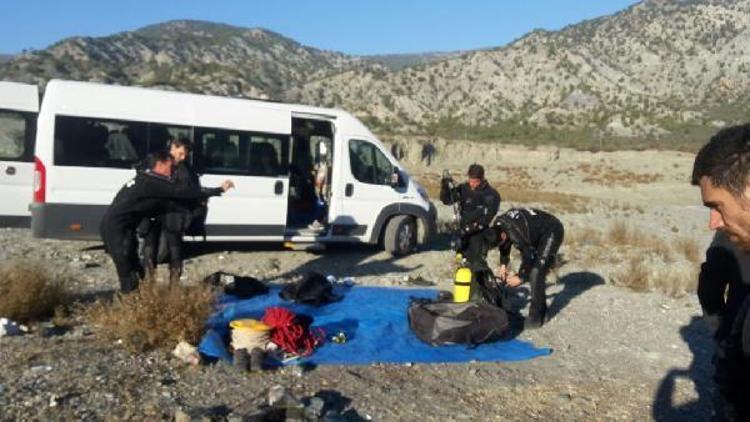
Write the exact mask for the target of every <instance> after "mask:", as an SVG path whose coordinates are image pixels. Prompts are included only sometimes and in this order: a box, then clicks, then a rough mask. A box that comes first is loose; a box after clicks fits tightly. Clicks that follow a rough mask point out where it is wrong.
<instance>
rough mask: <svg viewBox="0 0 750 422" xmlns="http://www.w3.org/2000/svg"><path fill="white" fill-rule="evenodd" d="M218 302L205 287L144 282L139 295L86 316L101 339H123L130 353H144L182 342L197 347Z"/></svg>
mask: <svg viewBox="0 0 750 422" xmlns="http://www.w3.org/2000/svg"><path fill="white" fill-rule="evenodd" d="M215 300H216V297H215V294H214V292H213V290H212V289H211V288H210V287H209V286H206V285H196V286H167V285H159V284H156V283H144V284H142V285H141V288H140V289H139V290H138V291H137V292H133V293H130V294H126V295H118V296H116V297H115V298H114V300H113V301H112V302H102V301H100V302H97V303H95V304H93V305H92V306H91V307H89V308H87V309H85V310H84V316H85V317H86V319H87V320H88V321H89V322H90V323H91V324H92V325H94V326H95V327H96V328H97V329H96V334H97V335H98V336H99V337H101V338H103V339H106V340H110V341H111V340H118V339H121V340H122V341H123V344H124V345H125V346H126V347H127V348H128V350H130V351H131V352H143V351H147V350H151V349H158V348H165V347H166V348H169V347H173V346H174V345H175V344H176V343H177V342H179V341H180V340H185V341H188V342H190V343H192V344H196V343H197V342H198V341H199V340H200V338H201V336H202V335H203V332H204V329H205V323H206V319H207V318H208V316H209V315H210V314H211V312H212V310H213V307H214V303H215Z"/></svg>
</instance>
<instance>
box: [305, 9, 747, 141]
mask: <svg viewBox="0 0 750 422" xmlns="http://www.w3.org/2000/svg"><path fill="white" fill-rule="evenodd" d="M749 24H750V1H748V0H721V1H717V0H651V1H643V2H641V3H639V4H637V5H635V6H632V7H630V8H628V9H626V10H624V11H622V12H619V13H617V14H615V15H612V16H606V17H602V18H599V19H594V20H590V21H586V22H582V23H580V24H576V25H572V26H569V27H566V28H564V29H562V30H560V31H557V32H545V31H535V32H532V33H530V34H528V35H527V36H525V37H523V38H521V39H519V40H517V41H515V42H512V43H510V44H509V45H507V46H504V47H501V48H497V49H494V50H489V51H487V50H484V51H475V52H469V53H466V54H464V55H463V56H461V57H457V58H453V59H449V60H446V61H443V62H441V63H436V64H430V65H426V66H418V67H412V68H408V69H404V70H401V71H398V72H384V71H382V70H380V69H367V68H358V69H350V70H348V71H346V72H344V73H341V74H339V75H336V76H334V77H332V78H326V79H321V80H317V81H313V82H309V83H307V84H305V85H304V86H302V87H301V88H299V89H297V90H295V91H294V92H293V93H292V94H293V95H291V98H294V99H298V100H300V101H303V102H308V103H318V104H326V105H338V106H341V107H344V108H346V109H351V110H355V111H356V112H357V113H358V114H360V115H362V116H366V117H368V118H369V120H370V122H371V123H372V124H376V125H379V126H381V127H384V128H393V129H402V130H403V129H407V130H420V129H427V130H428V131H437V132H440V131H441V130H447V129H449V128H454V129H455V128H459V129H460V130H461V131H463V132H464V133H466V132H473V133H475V134H479V135H480V136H484V137H487V138H497V137H510V138H513V137H516V138H518V137H522V136H524V135H525V134H526V135H530V134H531V133H532V132H534V131H535V130H536V131H538V130H539V129H540V128H541V129H557V130H568V131H572V132H574V133H581V132H583V131H585V132H587V133H589V134H596V135H599V136H610V137H611V136H635V135H639V136H642V135H651V136H652V137H659V136H663V135H667V134H669V133H671V134H673V135H674V134H677V135H680V134H684V133H686V132H687V133H690V132H691V131H692V132H694V131H700V129H701V128H706V127H711V126H720V125H722V124H724V122H725V121H731V120H736V119H742V118H746V117H745V112H746V110H747V107H746V106H747V105H748V93H750V91H749V89H750V74H749V73H748V71H750V55H749V54H748V52H749V51H750V43H749V42H748V41H750V27H749ZM457 135H460V133H459V134H457Z"/></svg>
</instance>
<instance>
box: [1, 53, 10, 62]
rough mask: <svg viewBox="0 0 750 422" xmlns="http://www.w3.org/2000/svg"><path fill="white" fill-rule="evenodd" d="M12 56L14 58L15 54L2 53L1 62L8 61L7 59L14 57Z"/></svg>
mask: <svg viewBox="0 0 750 422" xmlns="http://www.w3.org/2000/svg"><path fill="white" fill-rule="evenodd" d="M12 58H13V56H12V55H10V54H0V64H3V63H5V62H7V61H10V59H12Z"/></svg>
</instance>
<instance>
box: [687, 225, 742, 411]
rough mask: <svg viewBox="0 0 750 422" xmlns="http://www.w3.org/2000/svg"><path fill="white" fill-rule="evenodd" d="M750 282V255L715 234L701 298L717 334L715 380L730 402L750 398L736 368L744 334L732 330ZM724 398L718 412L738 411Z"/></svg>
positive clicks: (702, 278)
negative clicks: (727, 403)
mask: <svg viewBox="0 0 750 422" xmlns="http://www.w3.org/2000/svg"><path fill="white" fill-rule="evenodd" d="M749 281H750V256H748V255H746V254H744V253H742V251H740V250H738V249H737V247H736V246H735V245H733V244H732V243H731V242H730V241H729V239H728V238H727V236H726V235H725V234H724V233H722V232H718V233H716V235H715V236H714V240H713V242H712V243H711V246H710V247H709V248H708V250H707V251H706V261H705V262H704V263H703V264H702V265H701V272H700V275H699V277H698V300H699V301H700V304H701V308H703V317H704V319H705V321H706V322H707V324H708V325H709V327H710V328H711V329H712V331H713V334H714V341H715V344H716V352H715V354H714V359H713V361H714V366H715V373H714V379H715V381H716V383H717V386H718V388H719V397H725V399H724V400H727V401H728V402H729V403H744V402H745V401H746V399H747V397H750V396H748V395H749V394H750V387H748V385H747V383H748V380H746V379H744V377H745V373H744V372H743V371H741V370H739V371H738V370H737V368H738V367H741V366H742V365H743V364H742V360H743V357H742V354H741V353H740V349H741V347H742V345H741V344H737V342H738V340H739V339H738V338H737V337H738V336H741V333H739V332H737V333H733V330H739V329H740V328H741V327H740V326H736V324H739V323H738V322H737V321H738V315H740V313H742V312H743V309H742V307H743V303H744V301H745V300H746V298H747V297H748V296H750V284H748V282H749ZM740 325H741V324H740ZM717 399H718V397H717ZM722 401H723V400H720V401H719V402H718V403H717V404H719V406H718V407H719V413H722V412H727V411H728V412H729V413H730V414H732V413H735V412H736V409H735V406H734V405H733V406H727V405H726V404H723V403H722ZM720 417H721V416H720ZM725 419H729V420H731V419H732V418H731V417H727V418H725Z"/></svg>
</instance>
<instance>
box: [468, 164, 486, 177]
mask: <svg viewBox="0 0 750 422" xmlns="http://www.w3.org/2000/svg"><path fill="white" fill-rule="evenodd" d="M466 174H467V175H468V176H469V177H471V178H473V179H484V167H482V166H481V165H479V164H476V163H474V164H472V165H470V166H469V171H468V172H466Z"/></svg>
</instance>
